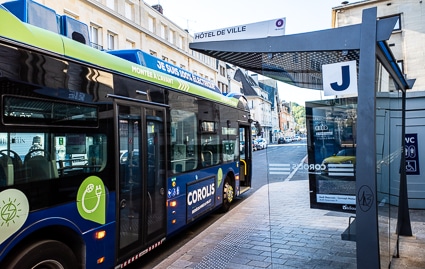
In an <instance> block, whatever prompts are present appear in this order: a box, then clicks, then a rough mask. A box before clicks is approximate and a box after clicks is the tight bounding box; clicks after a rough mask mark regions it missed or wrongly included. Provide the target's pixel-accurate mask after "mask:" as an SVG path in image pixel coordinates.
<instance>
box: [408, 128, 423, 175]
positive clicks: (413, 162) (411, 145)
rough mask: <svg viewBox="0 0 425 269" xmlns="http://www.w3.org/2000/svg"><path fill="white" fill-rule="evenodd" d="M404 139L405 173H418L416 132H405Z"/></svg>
mask: <svg viewBox="0 0 425 269" xmlns="http://www.w3.org/2000/svg"><path fill="white" fill-rule="evenodd" d="M404 139H405V150H404V154H405V158H406V175H420V171H419V154H418V149H419V148H418V134H406V135H405V136H404Z"/></svg>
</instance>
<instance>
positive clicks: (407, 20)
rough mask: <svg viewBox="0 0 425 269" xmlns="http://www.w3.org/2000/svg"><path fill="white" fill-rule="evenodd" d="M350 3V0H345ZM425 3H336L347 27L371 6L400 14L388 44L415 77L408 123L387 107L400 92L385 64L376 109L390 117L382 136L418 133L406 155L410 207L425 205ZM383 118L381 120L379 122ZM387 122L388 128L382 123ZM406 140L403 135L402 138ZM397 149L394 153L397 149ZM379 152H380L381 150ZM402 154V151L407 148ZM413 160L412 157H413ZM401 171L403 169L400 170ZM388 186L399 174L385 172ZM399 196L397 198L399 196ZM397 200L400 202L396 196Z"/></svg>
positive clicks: (337, 19)
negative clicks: (348, 0) (400, 131)
mask: <svg viewBox="0 0 425 269" xmlns="http://www.w3.org/2000/svg"><path fill="white" fill-rule="evenodd" d="M346 2H347V1H346ZM424 5H425V3H423V1H418V0H368V1H356V2H353V3H347V4H345V5H342V6H339V7H335V8H333V11H332V12H333V13H332V14H333V26H334V27H343V26H346V25H351V24H357V23H361V16H362V11H363V10H364V9H367V8H371V7H377V15H378V17H379V18H388V17H395V18H397V23H396V25H395V27H394V29H393V32H392V35H391V37H390V39H389V41H388V45H389V46H390V48H391V51H392V52H393V54H394V57H395V58H396V59H397V64H398V65H399V67H400V69H401V71H402V72H403V73H404V74H407V75H408V76H407V78H409V79H416V81H415V84H414V86H413V88H412V89H411V90H408V91H407V93H406V116H405V124H404V126H403V125H402V122H401V120H400V117H401V116H400V115H399V114H397V112H396V111H391V109H389V108H387V106H388V104H391V103H392V102H396V101H397V102H400V100H401V94H400V93H399V92H398V91H397V90H396V89H395V88H394V86H393V84H392V83H389V82H390V80H389V79H387V78H389V75H388V73H385V71H384V70H383V69H382V68H381V69H379V70H377V72H378V74H377V75H378V77H379V78H380V79H379V81H380V82H382V83H380V84H379V85H376V89H377V91H378V94H377V100H376V101H377V104H378V105H379V107H380V111H377V119H378V117H380V118H381V121H385V124H381V126H380V125H378V126H377V130H376V134H377V140H378V141H381V140H382V139H379V135H380V134H381V136H383V134H385V133H390V135H392V136H394V137H396V134H397V132H399V131H398V130H400V128H403V127H404V130H405V132H406V135H405V137H404V140H405V141H408V140H409V141H410V140H411V137H416V138H417V139H415V141H414V142H415V143H416V144H411V143H407V142H406V144H408V146H405V149H404V154H405V156H406V173H407V188H408V198H409V207H410V208H414V209H425V182H424V180H423V178H424V177H423V174H424V173H425V161H424V160H425V159H424V157H425V147H423V145H422V141H424V139H425V109H424V108H423V105H421V104H424V103H425V65H424V62H425V54H424V50H423V47H424V45H425V6H424ZM378 122H379V121H378ZM382 126H383V127H382ZM400 139H401V138H400ZM394 141H395V142H392V144H390V146H391V147H393V148H395V149H397V148H399V146H400V143H399V142H398V141H399V140H396V139H395V140H394ZM396 153H397V152H394V154H396ZM377 154H378V153H377ZM402 154H403V152H402ZM412 156H413V157H414V158H411V159H412V160H409V157H412ZM396 172H397V173H394V174H397V175H398V171H396ZM385 180H388V181H389V182H388V184H389V186H398V185H399V184H398V180H399V177H398V176H396V177H394V178H391V177H386V178H385ZM389 189H390V200H392V197H393V196H394V197H396V196H397V194H398V191H399V189H398V187H391V188H389ZM394 199H396V198H394ZM392 202H393V203H396V201H392Z"/></svg>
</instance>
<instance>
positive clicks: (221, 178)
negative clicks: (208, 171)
mask: <svg viewBox="0 0 425 269" xmlns="http://www.w3.org/2000/svg"><path fill="white" fill-rule="evenodd" d="M221 181H223V170H222V169H221V168H219V169H218V171H217V187H220V185H221Z"/></svg>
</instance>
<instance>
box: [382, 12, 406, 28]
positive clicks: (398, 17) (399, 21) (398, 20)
mask: <svg viewBox="0 0 425 269" xmlns="http://www.w3.org/2000/svg"><path fill="white" fill-rule="evenodd" d="M394 17H395V18H397V22H396V24H395V25H394V29H393V32H394V31H400V30H401V14H396V15H392V16H387V17H382V18H380V19H386V18H394Z"/></svg>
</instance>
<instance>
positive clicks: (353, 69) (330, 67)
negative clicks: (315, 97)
mask: <svg viewBox="0 0 425 269" xmlns="http://www.w3.org/2000/svg"><path fill="white" fill-rule="evenodd" d="M322 75H323V91H324V94H325V96H331V95H347V94H351V95H357V65H356V61H349V62H339V63H334V64H325V65H322Z"/></svg>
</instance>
